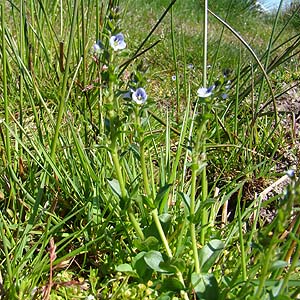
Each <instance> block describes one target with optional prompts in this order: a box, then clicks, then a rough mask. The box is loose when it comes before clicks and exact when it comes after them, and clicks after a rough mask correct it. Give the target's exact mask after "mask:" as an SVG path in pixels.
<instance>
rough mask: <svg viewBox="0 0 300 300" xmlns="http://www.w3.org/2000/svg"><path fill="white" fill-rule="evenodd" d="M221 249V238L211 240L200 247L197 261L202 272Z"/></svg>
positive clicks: (209, 266)
mask: <svg viewBox="0 0 300 300" xmlns="http://www.w3.org/2000/svg"><path fill="white" fill-rule="evenodd" d="M223 249H224V243H223V242H222V241H221V240H211V241H210V242H209V243H208V244H206V245H205V246H204V247H203V248H202V249H200V251H199V261H200V268H201V271H202V272H204V273H206V272H208V270H209V269H210V268H211V267H212V266H213V264H214V263H215V261H216V260H217V258H218V256H219V254H220V252H221V251H222V250H223Z"/></svg>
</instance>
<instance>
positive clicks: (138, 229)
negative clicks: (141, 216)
mask: <svg viewBox="0 0 300 300" xmlns="http://www.w3.org/2000/svg"><path fill="white" fill-rule="evenodd" d="M111 156H112V160H113V164H114V167H115V171H116V176H117V179H118V182H119V185H120V190H121V197H122V199H124V200H125V201H128V197H127V192H126V187H125V182H124V179H123V174H122V169H121V164H120V161H119V156H118V152H117V149H116V145H115V142H114V143H113V148H112V151H111ZM128 216H129V219H130V221H131V224H132V226H133V227H134V229H135V231H136V233H137V234H138V236H139V238H140V239H141V240H144V239H145V236H144V233H143V231H142V229H141V227H140V225H139V223H138V221H137V219H136V217H135V215H134V213H133V211H132V207H131V205H130V206H129V209H128Z"/></svg>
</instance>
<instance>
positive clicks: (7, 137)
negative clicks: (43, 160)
mask: <svg viewBox="0 0 300 300" xmlns="http://www.w3.org/2000/svg"><path fill="white" fill-rule="evenodd" d="M4 4H5V1H3V3H2V5H1V27H2V65H3V98H4V111H5V112H4V114H5V117H4V118H5V123H6V124H7V125H8V124H9V101H8V96H7V57H6V41H5V28H6V26H5V13H4ZM5 148H6V149H5V150H6V155H7V162H8V165H9V166H11V151H10V150H11V148H10V134H9V128H8V126H5Z"/></svg>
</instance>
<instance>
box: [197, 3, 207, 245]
mask: <svg viewBox="0 0 300 300" xmlns="http://www.w3.org/2000/svg"><path fill="white" fill-rule="evenodd" d="M207 31H208V0H204V18H203V78H202V84H203V87H206V84H207ZM204 109H205V108H204V107H203V110H204ZM202 126H203V128H201V130H200V131H199V135H200V134H201V133H200V132H204V134H203V135H202V134H201V136H198V141H199V142H200V138H201V137H202V145H203V147H202V154H201V161H202V162H203V161H204V162H205V161H206V146H205V143H206V138H205V134H206V122H204V124H203V125H202ZM197 147H198V145H196V149H197ZM201 178H202V179H201V181H202V199H201V200H202V204H203V203H204V202H205V201H206V199H207V194H208V183H207V176H206V167H205V166H204V167H203V170H202V177H201ZM207 220H208V212H207V210H206V209H205V207H204V206H203V208H202V211H201V232H200V243H201V244H202V245H203V244H204V242H205V235H206V228H207V227H206V226H207Z"/></svg>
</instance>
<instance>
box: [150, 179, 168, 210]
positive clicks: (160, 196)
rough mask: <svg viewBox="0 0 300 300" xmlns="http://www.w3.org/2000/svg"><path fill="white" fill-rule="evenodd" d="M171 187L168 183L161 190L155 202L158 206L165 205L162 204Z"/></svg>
mask: <svg viewBox="0 0 300 300" xmlns="http://www.w3.org/2000/svg"><path fill="white" fill-rule="evenodd" d="M170 187H171V184H169V183H167V184H165V185H164V186H163V187H161V188H160V189H159V191H158V193H157V195H156V198H155V201H154V202H155V203H156V205H157V206H161V205H164V203H161V202H162V200H163V199H164V196H165V194H166V193H167V192H168V191H169V189H170Z"/></svg>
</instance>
